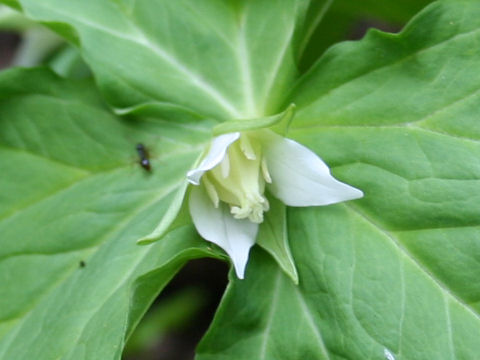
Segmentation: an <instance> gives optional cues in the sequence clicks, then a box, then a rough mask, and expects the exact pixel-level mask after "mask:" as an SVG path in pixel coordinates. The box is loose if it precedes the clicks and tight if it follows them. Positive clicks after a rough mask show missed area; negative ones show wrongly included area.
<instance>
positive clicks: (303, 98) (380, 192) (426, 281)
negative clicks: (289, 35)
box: [198, 0, 480, 360]
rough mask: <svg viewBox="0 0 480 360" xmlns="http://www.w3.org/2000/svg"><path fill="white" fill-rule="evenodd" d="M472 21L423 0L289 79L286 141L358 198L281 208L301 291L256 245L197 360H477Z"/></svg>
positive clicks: (475, 37)
mask: <svg viewBox="0 0 480 360" xmlns="http://www.w3.org/2000/svg"><path fill="white" fill-rule="evenodd" d="M479 18H480V3H479V2H478V1H467V0H462V1H458V0H456V1H441V2H438V3H435V4H433V5H431V6H429V7H428V8H427V9H426V10H425V11H424V12H422V13H421V14H420V15H419V16H417V17H416V18H415V19H414V20H413V21H412V22H411V23H410V24H409V25H408V26H407V27H406V28H405V30H404V31H403V32H402V33H401V34H399V35H392V34H384V33H381V32H378V31H372V32H370V33H369V34H368V35H367V36H366V38H365V39H364V40H362V41H360V42H349V43H343V44H339V45H337V46H334V47H333V48H331V49H330V50H329V51H327V52H326V54H325V55H324V56H323V57H322V58H321V59H320V60H319V62H318V63H317V64H316V66H315V67H314V68H313V69H312V70H311V71H310V72H309V73H308V74H306V75H305V76H304V77H303V78H302V79H301V80H300V81H299V83H298V86H297V87H296V89H295V90H293V91H292V96H291V97H290V98H289V99H287V101H286V103H291V102H294V103H295V104H296V105H297V113H296V116H295V118H294V120H293V121H292V125H291V127H290V132H289V134H288V136H289V137H291V138H293V139H295V140H297V141H299V142H301V143H303V144H305V145H307V146H308V147H310V148H311V149H312V150H314V151H315V152H316V153H317V154H319V155H320V156H321V157H322V158H323V159H324V160H325V161H326V162H327V164H329V165H330V166H331V167H332V173H333V174H334V175H335V177H337V178H338V179H339V180H341V181H344V182H347V183H348V184H351V185H353V186H355V187H357V188H359V189H361V190H363V191H364V193H365V197H364V198H363V199H361V200H358V201H353V202H348V203H345V204H339V205H335V206H328V207H318V208H306V209H294V208H290V209H289V210H288V237H289V243H290V248H291V251H292V254H293V258H294V260H295V264H296V265H297V270H298V274H299V286H298V287H295V286H294V285H293V284H292V282H291V281H290V279H288V278H287V277H286V276H285V275H284V274H283V273H282V272H281V270H280V269H278V267H277V266H275V264H274V263H273V261H272V260H270V258H269V257H268V256H267V255H266V254H265V253H264V252H262V251H261V250H259V249H258V248H256V249H257V250H256V251H255V252H253V253H252V256H251V259H250V261H249V265H248V267H247V273H246V276H245V280H244V281H234V283H233V284H232V285H231V286H230V287H229V289H228V290H227V294H226V295H225V297H224V300H223V302H222V304H221V306H220V309H219V311H218V313H217V316H216V319H215V320H214V323H213V324H212V326H211V328H210V330H209V333H208V334H207V336H206V337H205V339H204V341H203V343H202V345H201V346H200V347H199V350H198V351H199V356H198V359H199V360H215V359H226V358H228V359H252V358H255V359H279V358H281V359H285V360H288V359H292V360H293V359H386V358H391V357H394V358H395V359H396V360H401V359H404V360H409V359H416V360H417V359H418V360H423V359H425V360H427V359H474V358H476V357H478V353H479V352H480V343H479V342H478V334H479V333H480V306H479V302H478V299H479V298H480V284H479V282H478V279H479V277H480V255H479V254H480V252H479V251H478V249H479V248H480V227H479V224H480V223H479V214H480V126H479V124H480V123H479V121H478V118H479V116H480V112H479V107H478V103H479V100H480V92H479V89H480V72H479V71H478V69H479V68H480V50H479V48H478V46H477V44H478V43H479V41H480V22H479V21H478V19H479ZM292 324H294V328H293V329H292Z"/></svg>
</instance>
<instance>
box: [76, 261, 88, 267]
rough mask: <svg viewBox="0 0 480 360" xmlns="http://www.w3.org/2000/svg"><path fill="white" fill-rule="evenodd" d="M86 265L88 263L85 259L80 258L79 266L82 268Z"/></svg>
mask: <svg viewBox="0 0 480 360" xmlns="http://www.w3.org/2000/svg"><path fill="white" fill-rule="evenodd" d="M86 265H87V264H86V263H85V261H83V260H80V262H79V263H78V266H80V267H81V268H84V267H85V266H86Z"/></svg>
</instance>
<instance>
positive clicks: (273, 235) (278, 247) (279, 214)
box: [257, 196, 298, 285]
mask: <svg viewBox="0 0 480 360" xmlns="http://www.w3.org/2000/svg"><path fill="white" fill-rule="evenodd" d="M268 201H269V203H270V210H268V211H267V212H266V213H265V219H264V221H263V223H262V225H261V226H260V230H259V232H258V235H257V244H258V245H259V246H261V247H262V248H263V249H264V250H266V251H267V252H268V253H269V254H270V255H272V257H273V258H274V259H275V261H276V262H277V263H278V265H279V266H280V268H281V269H282V270H283V272H285V274H287V275H288V276H289V277H290V278H291V279H292V281H293V282H294V284H295V285H298V273H297V269H296V267H295V262H294V260H293V256H292V254H291V252H290V246H289V244H288V231H287V207H286V206H285V204H283V203H282V202H281V201H280V200H278V199H276V198H274V197H273V196H268Z"/></svg>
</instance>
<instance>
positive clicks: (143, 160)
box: [136, 144, 152, 171]
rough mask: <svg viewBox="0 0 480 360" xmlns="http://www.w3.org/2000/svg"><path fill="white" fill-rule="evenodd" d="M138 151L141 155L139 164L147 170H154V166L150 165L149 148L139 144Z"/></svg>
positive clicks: (139, 155)
mask: <svg viewBox="0 0 480 360" xmlns="http://www.w3.org/2000/svg"><path fill="white" fill-rule="evenodd" d="M136 148H137V153H138V157H139V164H140V166H141V167H142V168H144V169H145V170H146V171H152V167H151V165H150V156H149V154H148V150H147V148H146V147H145V145H143V144H137V147H136Z"/></svg>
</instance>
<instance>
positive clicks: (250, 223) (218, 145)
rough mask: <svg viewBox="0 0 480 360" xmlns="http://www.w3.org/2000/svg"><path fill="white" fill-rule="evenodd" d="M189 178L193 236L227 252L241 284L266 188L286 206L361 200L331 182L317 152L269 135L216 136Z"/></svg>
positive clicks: (354, 191) (265, 132)
mask: <svg viewBox="0 0 480 360" xmlns="http://www.w3.org/2000/svg"><path fill="white" fill-rule="evenodd" d="M187 179H188V181H189V182H190V183H191V184H193V185H195V186H194V188H193V189H192V191H191V193H190V199H189V208H190V214H191V216H192V220H193V223H194V224H195V227H196V228H197V231H198V232H199V234H200V235H201V236H202V237H203V238H204V239H206V240H208V241H211V242H213V243H215V244H217V245H218V246H220V247H221V248H223V249H224V250H225V251H226V252H227V254H228V255H229V256H230V258H231V259H232V262H233V265H234V267H235V271H236V274H237V276H238V277H239V278H240V279H243V277H244V272H245V266H246V264H247V261H248V254H249V251H250V248H251V247H252V246H253V244H254V243H255V238H256V236H257V232H258V226H259V224H260V223H261V222H262V221H263V213H264V212H265V211H268V209H269V204H268V200H267V198H266V197H265V195H264V192H265V188H266V189H267V190H268V191H269V192H270V193H271V194H272V195H274V196H275V197H277V198H278V199H280V200H281V201H283V202H284V203H285V204H286V205H289V206H319V205H329V204H334V203H338V202H342V201H346V200H352V199H357V198H360V197H362V196H363V193H362V192H361V191H360V190H358V189H355V188H353V187H351V186H349V185H347V184H344V183H342V182H339V181H338V180H336V179H334V178H333V177H332V176H331V175H330V169H329V168H328V166H327V165H326V164H325V163H324V162H323V161H322V160H321V159H320V158H319V157H318V156H317V155H316V154H315V153H313V152H312V151H310V150H309V149H307V148H306V147H304V146H303V145H300V144H299V143H297V142H295V141H293V140H290V139H286V138H284V137H282V136H280V135H277V134H275V133H274V132H273V131H270V130H256V131H247V132H241V133H240V132H234V133H228V134H224V135H220V136H217V137H215V138H214V139H213V140H212V143H211V145H210V149H209V151H208V153H207V155H206V156H205V158H204V159H203V160H202V161H201V162H200V164H199V165H198V167H197V168H196V169H193V170H191V171H189V172H188V174H187Z"/></svg>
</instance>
